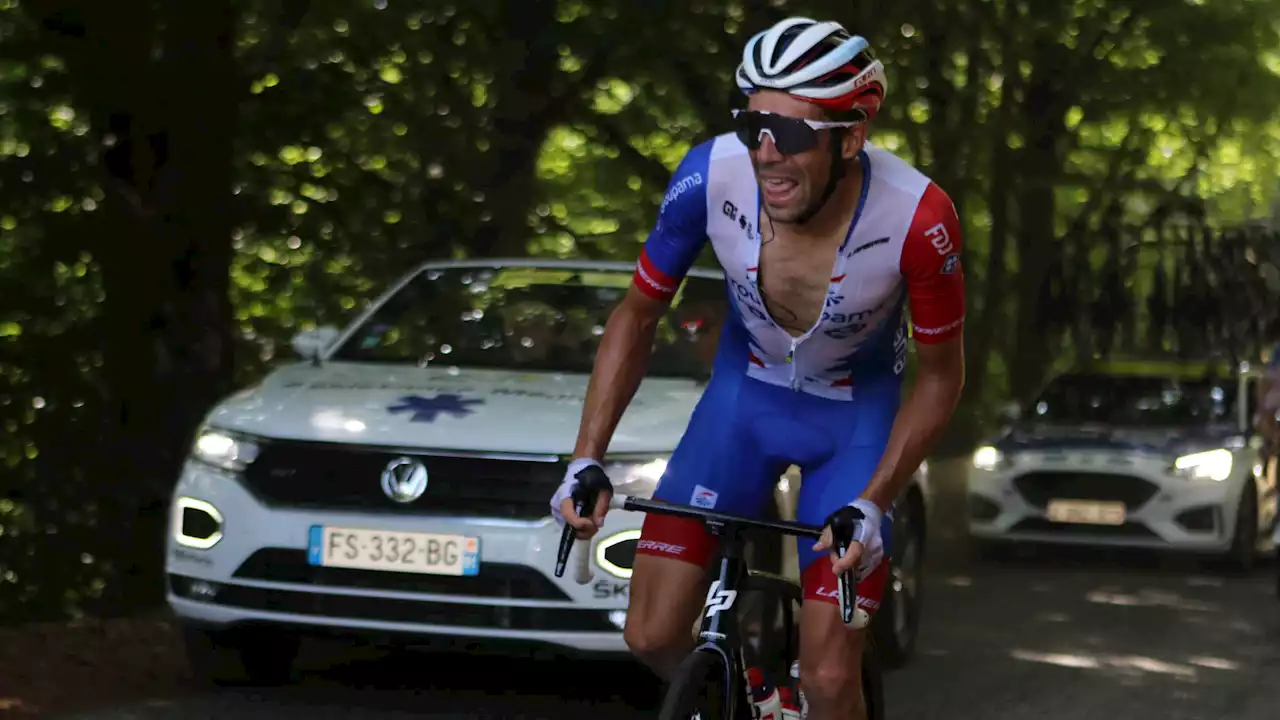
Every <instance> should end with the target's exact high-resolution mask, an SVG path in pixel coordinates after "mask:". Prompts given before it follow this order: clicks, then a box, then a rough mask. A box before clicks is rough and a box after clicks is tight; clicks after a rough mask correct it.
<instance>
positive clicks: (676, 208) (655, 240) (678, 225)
mask: <svg viewBox="0 0 1280 720" xmlns="http://www.w3.org/2000/svg"><path fill="white" fill-rule="evenodd" d="M712 142H713V141H708V142H705V143H703V144H701V145H697V146H695V147H694V148H693V149H691V150H690V151H689V152H688V154H686V155H685V156H684V159H683V160H681V161H680V167H678V168H676V171H675V174H674V175H672V177H671V183H670V184H669V185H668V186H667V194H666V196H664V197H663V198H662V207H661V209H660V210H659V211H658V223H657V225H655V226H654V228H653V232H651V233H649V238H648V239H647V240H645V243H644V248H643V249H642V250H641V251H640V259H639V261H638V262H636V272H635V276H634V278H633V283H634V284H635V286H636V287H637V288H639V290H640V292H643V293H644V294H645V295H648V296H649V297H651V298H654V299H656V300H670V299H671V298H672V297H673V296H674V295H675V294H676V290H678V289H679V288H680V283H681V282H682V281H683V280H684V276H685V273H687V272H689V268H691V267H693V262H694V260H696V259H697V258H698V253H700V252H702V247H703V245H705V244H706V242H707V172H708V168H709V166H710V162H711V143H712Z"/></svg>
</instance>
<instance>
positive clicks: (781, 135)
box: [733, 109, 862, 155]
mask: <svg viewBox="0 0 1280 720" xmlns="http://www.w3.org/2000/svg"><path fill="white" fill-rule="evenodd" d="M733 119H734V121H735V124H736V125H737V134H738V139H739V140H741V141H742V144H743V145H746V146H747V148H748V149H750V150H758V149H760V141H761V139H762V138H764V136H765V135H768V136H769V137H770V138H771V139H772V140H773V146H774V147H775V148H777V149H778V152H779V153H782V154H783V155H798V154H800V153H802V152H806V151H809V150H812V149H814V148H816V147H818V131H819V130H827V129H829V128H845V127H853V126H854V125H858V124H859V123H861V122H862V120H852V121H846V122H824V121H821V120H805V119H803V118H794V117H787V116H786V115H775V114H773V113H768V112H761V111H758V110H741V109H737V110H734V111H733Z"/></svg>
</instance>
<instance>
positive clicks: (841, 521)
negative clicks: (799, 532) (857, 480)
mask: <svg viewBox="0 0 1280 720" xmlns="http://www.w3.org/2000/svg"><path fill="white" fill-rule="evenodd" d="M866 519H867V516H866V515H863V514H862V511H861V510H859V509H858V508H855V507H851V506H849V505H846V506H844V507H842V508H840V509H839V510H837V511H835V512H833V513H831V515H829V516H827V523H826V524H827V526H828V527H830V528H831V536H832V540H833V541H834V543H835V550H836V557H839V558H843V557H844V554H845V553H846V552H848V551H849V545H850V544H852V543H853V537H854V535H855V534H856V533H857V530H858V526H859V525H860V524H861V523H862V522H863V521H864V520H866ZM838 579H839V585H840V619H841V620H843V621H844V624H846V625H848V624H850V623H852V622H853V611H854V605H855V588H856V587H857V585H856V581H855V580H854V573H853V570H846V571H845V572H842V573H840V577H839V578H838Z"/></svg>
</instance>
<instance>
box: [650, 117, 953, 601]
mask: <svg viewBox="0 0 1280 720" xmlns="http://www.w3.org/2000/svg"><path fill="white" fill-rule="evenodd" d="M859 159H860V162H861V165H862V168H863V178H862V189H861V195H860V197H859V201H858V207H857V209H856V210H855V212H854V215H853V220H852V222H851V223H850V226H849V229H848V232H847V234H846V237H845V240H844V243H843V244H842V245H841V247H840V250H839V252H838V253H837V254H836V257H835V263H834V266H833V267H832V271H831V277H830V280H829V282H828V287H827V296H826V302H825V306H824V308H823V311H822V313H821V315H820V317H819V319H818V321H817V323H816V324H815V325H814V326H813V327H812V328H810V329H809V330H808V332H806V333H805V334H803V335H801V336H799V337H793V336H792V335H791V334H790V333H788V332H787V331H785V330H783V329H782V328H781V327H779V326H778V325H777V323H775V322H774V321H773V319H772V317H771V316H770V314H769V312H768V310H767V309H766V307H765V304H764V302H763V300H762V297H763V295H762V293H761V291H760V286H759V269H760V238H761V235H760V222H761V209H760V204H761V203H760V192H759V187H758V185H757V184H756V179H755V172H754V169H753V167H752V165H751V160H750V156H749V155H748V152H747V149H746V147H745V146H744V145H743V144H742V143H741V141H739V140H738V139H737V137H736V136H734V135H733V134H726V135H721V136H718V137H716V138H713V139H712V140H709V141H707V142H704V143H702V144H700V145H698V146H696V147H694V148H693V149H692V150H690V151H689V152H688V154H687V155H686V156H685V158H684V160H683V161H682V162H681V164H680V166H679V168H677V170H676V172H675V175H674V176H673V179H672V181H671V184H670V185H669V187H668V190H667V194H666V196H665V198H664V199H663V202H662V207H661V209H660V211H659V216H658V222H657V224H656V226H655V227H654V230H653V232H652V233H650V235H649V238H648V240H646V242H645V245H644V249H643V251H642V252H641V254H640V258H639V260H638V262H637V264H636V271H635V275H634V279H633V284H634V285H635V286H636V288H637V289H638V290H639V291H640V292H643V293H644V294H646V295H648V296H649V297H652V298H655V299H659V300H670V299H672V298H673V297H674V296H675V294H676V291H677V290H678V289H679V286H680V284H681V282H682V281H683V279H684V276H685V274H686V273H687V272H688V270H689V268H690V267H692V265H693V263H694V261H695V260H696V258H697V257H698V255H699V254H700V253H701V252H702V250H703V248H705V247H706V245H707V243H710V245H711V247H712V249H713V251H714V252H715V254H716V257H717V259H718V260H719V262H720V265H721V267H722V268H723V269H724V274H725V282H726V292H727V293H728V296H729V307H730V310H731V312H730V314H729V318H728V319H727V320H726V322H725V323H724V327H723V329H722V331H721V336H720V341H719V345H718V348H717V352H716V360H715V365H714V368H713V372H712V378H711V381H710V383H708V386H707V389H706V391H705V393H704V394H703V396H702V398H701V400H700V401H699V403H698V405H697V407H696V408H695V410H694V412H693V416H692V418H691V420H690V423H689V426H688V429H687V431H686V433H685V435H684V437H683V438H682V439H681V441H680V444H679V446H678V447H677V448H676V450H675V452H674V453H673V455H672V458H671V460H670V461H669V463H668V465H667V469H666V472H665V473H664V475H663V477H662V480H661V482H660V484H659V487H658V489H657V491H656V493H655V496H656V497H658V498H660V499H663V500H667V501H670V502H676V503H682V504H689V505H696V506H699V507H705V508H715V509H719V510H724V511H725V512H730V513H734V514H740V515H745V516H748V517H752V516H758V514H759V512H760V511H761V510H762V508H763V507H764V504H765V503H766V502H769V501H770V500H771V498H772V490H773V488H774V487H775V485H776V484H777V482H778V478H779V475H780V474H781V473H782V472H783V471H784V470H785V469H786V468H787V467H788V466H790V465H797V466H799V467H800V469H801V473H802V476H803V478H802V482H801V489H800V498H799V506H798V509H797V520H798V521H799V522H802V523H808V524H813V525H821V524H822V522H823V521H824V520H825V519H826V517H827V516H828V515H829V514H830V513H831V512H833V511H835V510H836V509H838V508H840V507H841V506H843V505H846V504H848V503H849V502H851V501H852V500H854V499H856V498H858V497H859V496H860V495H861V494H862V492H863V491H864V490H865V489H866V487H867V484H868V483H869V482H870V479H871V475H872V473H873V472H874V471H875V469H876V466H877V465H878V464H879V462H880V458H881V456H882V455H883V452H884V448H885V445H886V444H887V442H888V437H889V432H890V430H891V428H892V426H893V421H894V418H895V416H896V415H897V411H898V405H899V398H900V392H901V387H902V374H903V371H904V370H905V368H906V362H907V342H908V339H909V338H914V340H915V341H916V342H917V343H940V342H944V341H947V340H950V339H952V338H954V337H955V336H957V335H959V334H960V333H961V332H962V327H963V322H964V311H965V303H964V279H963V271H962V269H961V267H960V252H961V240H960V226H959V220H958V218H957V217H956V212H955V208H954V207H953V205H952V203H951V200H950V198H948V197H947V195H946V194H945V193H944V192H943V191H942V190H941V189H940V188H938V186H937V185H935V184H934V183H933V182H932V181H931V180H930V179H929V178H928V177H926V176H925V175H923V174H922V173H920V172H919V171H917V170H916V169H914V168H912V167H911V166H910V165H908V164H907V163H906V162H904V161H903V160H901V159H900V158H898V157H896V156H895V155H893V154H892V153H890V152H888V151H886V150H883V149H880V148H877V147H875V146H873V145H872V144H871V143H865V144H864V149H863V151H862V153H861V155H860V158H859ZM908 303H909V304H910V305H909V307H910V312H911V322H910V324H909V325H908V322H907V317H906V312H905V311H906V309H907V307H908ZM908 328H910V330H908ZM892 525H893V518H892V512H890V513H886V514H885V518H884V520H883V522H882V524H881V530H882V533H883V537H884V541H885V548H886V559H885V561H884V562H882V563H881V564H880V566H879V567H878V568H877V570H876V571H875V572H874V573H873V574H872V576H871V577H869V578H864V579H863V580H862V581H861V582H860V583H859V586H858V595H859V605H860V606H862V607H863V608H864V609H866V610H867V611H868V612H874V611H875V610H876V609H877V608H878V607H879V603H880V597H881V594H882V593H883V589H884V584H885V580H886V577H887V573H888V567H889V562H888V557H887V555H888V553H889V552H890V549H889V548H890V542H889V541H890V538H891V536H892ZM798 545H799V552H800V567H801V571H802V574H803V580H804V586H805V598H806V599H814V600H821V601H829V602H832V603H835V602H837V599H836V584H835V578H834V576H833V575H832V572H831V563H830V560H829V559H828V557H827V555H826V553H817V552H814V551H813V550H812V549H810V548H811V546H812V543H810V542H806V541H801V542H799V544H798ZM636 551H637V552H638V553H640V554H649V555H658V556H663V557H673V558H678V559H681V560H684V561H687V562H692V563H696V564H701V565H703V566H705V565H706V564H707V563H708V562H709V560H710V556H711V554H712V552H713V551H714V547H713V544H712V542H711V538H710V536H709V535H708V534H707V532H706V530H705V529H704V527H703V526H702V524H701V523H699V522H696V521H689V520H682V519H679V518H670V517H666V516H659V515H654V516H649V517H647V518H646V519H645V521H644V528H643V531H642V536H641V538H640V541H639V544H638V546H637V550H636Z"/></svg>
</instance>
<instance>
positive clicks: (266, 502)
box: [166, 261, 928, 682]
mask: <svg viewBox="0 0 1280 720" xmlns="http://www.w3.org/2000/svg"><path fill="white" fill-rule="evenodd" d="M631 271H632V266H630V265H625V264H619V263H594V262H555V261H473V262H451V263H436V264H426V265H423V266H422V267H419V268H417V269H415V270H414V271H412V272H410V273H409V274H408V275H406V276H405V277H404V278H403V279H402V280H401V281H400V282H398V283H397V284H396V285H395V286H393V287H392V288H391V289H390V290H389V291H388V292H387V293H385V294H384V295H383V296H382V297H381V298H379V299H378V300H376V301H375V302H374V303H372V304H371V306H370V307H369V308H368V309H367V310H366V311H365V312H364V313H362V314H361V315H360V317H358V318H357V319H356V320H355V321H354V322H352V323H351V324H350V326H348V327H347V328H346V329H345V330H342V331H338V330H337V329H335V328H320V329H318V330H313V331H309V332H306V333H303V334H301V335H299V336H298V337H297V338H295V340H294V348H295V349H296V350H297V351H298V352H299V353H300V354H302V355H303V357H304V358H307V359H306V360H304V361H302V362H298V363H294V364H290V365H287V366H285V367H282V368H280V369H278V370H276V371H275V372H273V373H271V374H270V375H269V376H267V377H266V379H265V380H263V381H262V382H261V383H260V384H258V385H257V386H255V387H251V388H248V389H246V390H243V391H241V392H238V393H236V394H235V395H233V396H231V397H229V398H228V399H226V400H225V401H224V402H222V403H221V404H220V405H219V406H217V407H216V408H215V409H214V410H213V411H212V412H210V414H209V416H208V417H207V419H206V421H205V424H204V426H203V427H202V428H201V429H200V430H199V432H198V435H197V437H196V438H195V440H194V443H193V447H192V451H191V455H190V458H189V460H188V462H187V463H186V466H185V468H184V469H183V472H182V476H181V478H179V481H178V483H177V486H176V488H175V491H174V494H173V501H172V516H171V521H170V531H169V533H168V540H167V544H168V548H167V551H168V552H167V556H166V557H167V559H166V570H167V578H168V601H169V604H170V606H171V607H172V609H173V610H174V612H175V613H176V614H177V616H178V617H179V619H180V620H181V621H182V624H183V626H184V629H185V639H186V643H187V648H188V654H189V657H190V660H191V662H192V666H193V669H194V671H195V672H196V673H197V674H198V675H200V676H202V677H205V678H206V679H210V680H217V681H234V680H237V679H243V678H245V676H247V678H248V679H250V680H252V681H254V682H269V681H279V680H283V679H285V678H286V677H287V676H288V674H289V670H290V668H291V664H292V661H293V660H294V658H295V655H296V652H297V647H298V643H297V639H298V638H299V636H300V635H302V634H304V633H305V634H312V633H318V632H335V631H336V632H338V633H340V634H348V633H356V634H360V635H370V634H372V635H374V636H377V637H379V638H383V639H387V640H390V641H392V642H404V641H406V640H413V641H420V640H427V639H430V640H433V641H439V640H441V639H444V640H445V641H446V642H452V643H455V644H456V643H464V644H469V645H470V644H476V643H479V644H485V643H487V642H502V641H516V642H518V643H521V644H525V643H529V644H534V645H540V646H552V647H554V648H559V649H561V650H568V651H576V652H604V653H625V652H626V651H627V649H626V645H625V643H624V642H623V639H622V634H621V629H622V627H623V625H624V623H625V619H626V605H627V592H628V586H629V578H630V574H631V563H632V560H633V558H634V554H635V545H636V539H637V538H638V536H639V534H640V523H641V520H642V516H640V515H638V514H635V513H628V512H613V513H610V514H609V516H608V520H607V522H606V525H605V528H604V530H603V531H602V532H601V533H600V534H599V535H598V536H597V539H596V540H595V541H594V542H593V544H592V547H591V550H590V552H591V557H592V558H593V559H594V566H595V568H596V572H595V580H594V581H593V582H592V583H590V584H588V585H585V586H583V585H578V584H577V583H575V582H574V581H573V579H571V577H570V575H571V573H568V574H566V576H565V577H564V578H562V579H557V578H555V576H554V573H553V570H554V568H553V565H554V561H555V552H556V547H557V542H558V540H559V536H560V529H559V527H558V526H557V525H556V524H555V523H554V522H553V521H552V519H551V518H550V516H549V513H548V505H547V503H548V499H549V498H550V496H551V494H552V493H553V492H554V490H555V488H556V486H557V485H558V484H559V482H560V480H561V478H562V475H563V472H564V467H565V466H564V463H565V459H566V456H567V455H568V454H569V453H570V452H571V451H572V448H573V444H574V440H575V438H576V435H577V430H578V421H579V417H580V414H581V411H582V402H583V396H584V394H585V392H586V386H587V380H588V377H589V374H590V371H591V363H592V359H593V358H594V355H595V347H596V344H597V342H598V340H599V337H600V335H601V333H602V332H603V327H604V324H605V321H606V319H607V317H608V314H609V312H610V311H611V310H612V309H613V308H614V307H615V306H616V305H617V303H618V302H619V300H620V299H621V298H622V296H623V294H624V293H625V292H626V290H627V287H628V285H629V283H630V282H631ZM727 307H728V305H727V302H726V294H725V290H724V282H723V279H722V277H721V275H720V274H719V273H716V272H711V271H705V270H694V271H693V272H692V273H691V276H690V277H689V279H688V280H687V281H686V282H685V284H684V287H683V288H682V290H681V293H680V294H679V295H678V296H677V297H676V300H675V301H674V303H673V306H672V310H671V312H670V314H669V315H668V317H667V318H666V320H665V321H664V322H663V325H662V326H661V327H660V329H659V332H658V339H657V341H656V343H655V348H654V354H653V357H652V359H651V361H650V363H649V374H648V377H647V378H646V379H645V381H644V383H643V384H642V385H641V387H640V390H639V392H638V393H637V394H636V397H635V400H634V401H633V402H632V404H631V406H630V407H629V409H628V410H627V412H626V415H625V416H624V417H623V419H622V421H621V423H620V424H619V426H618V429H617V432H616V433H615V435H614V438H613V442H612V445H611V446H610V448H609V451H610V452H609V458H608V459H609V467H608V471H609V474H610V476H611V477H612V478H613V480H614V483H615V485H618V486H620V491H621V492H625V493H628V494H636V495H647V494H648V493H649V492H651V491H652V489H653V487H654V485H655V484H656V481H657V479H658V478H659V476H660V475H661V473H662V470H663V468H664V467H665V464H666V458H667V456H668V455H669V454H670V453H671V451H672V450H673V449H674V448H675V446H676V443H677V442H678V441H679V439H680V435H681V433H682V432H683V430H684V428H685V424H686V423H687V421H688V418H689V416H690V414H691V412H692V410H693V408H694V405H695V404H696V403H697V401H698V398H699V396H700V395H701V392H702V390H703V387H704V385H705V382H706V380H707V378H708V377H709V372H710V368H711V364H712V359H713V357H714V354H715V346H716V341H717V339H718V337H719V329H720V323H721V321H722V320H723V319H724V317H725V313H726V312H727ZM797 480H798V478H797V477H796V476H795V475H794V469H793V470H792V471H789V473H788V474H787V475H785V476H784V477H783V478H780V480H779V485H778V491H777V493H776V497H777V500H778V502H777V508H776V511H777V512H778V513H779V514H780V515H781V516H783V517H787V516H790V515H791V513H792V512H793V510H792V509H793V508H794V506H795V494H796V492H797V491H798V485H797V482H796V481H797ZM924 481H925V477H924V472H921V473H917V482H916V483H914V484H913V485H912V486H911V488H910V489H909V490H908V494H907V496H906V497H905V498H904V499H903V500H901V501H900V502H899V513H898V515H899V522H898V527H899V529H900V532H899V536H900V538H901V539H900V540H899V541H898V543H897V545H898V547H897V548H895V556H896V558H897V559H898V561H899V567H898V568H897V570H896V573H897V575H898V576H897V577H896V578H895V582H893V583H891V586H892V587H891V588H890V590H889V595H890V597H888V598H887V600H886V602H885V604H884V607H883V609H882V610H881V611H880V614H879V616H878V623H877V625H878V629H879V633H878V634H879V637H880V644H881V648H882V651H883V653H884V654H885V656H886V659H887V661H888V662H889V663H890V664H893V663H895V662H901V661H904V660H905V659H906V658H907V657H908V656H909V655H910V652H911V647H912V645H913V644H914V638H915V628H916V623H917V621H918V616H919V613H918V605H917V602H918V598H917V587H918V584H917V583H918V576H919V564H920V559H921V551H922V550H923V540H924V518H925V508H926V498H927V497H928V492H927V491H926V490H925V486H924ZM780 549H781V548H774V549H772V551H770V549H758V550H757V562H761V560H760V558H763V557H765V556H769V555H772V556H774V557H775V558H781V557H782V556H784V555H785V556H788V557H789V556H790V555H791V554H792V552H791V551H789V552H787V553H782V552H780ZM775 562H776V563H777V565H778V567H776V568H775V569H777V570H783V569H784V567H783V566H782V564H781V561H778V560H775ZM766 569H768V568H766ZM785 569H787V570H789V571H790V572H791V573H792V574H794V572H795V569H794V560H791V562H790V567H789V568H785Z"/></svg>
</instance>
